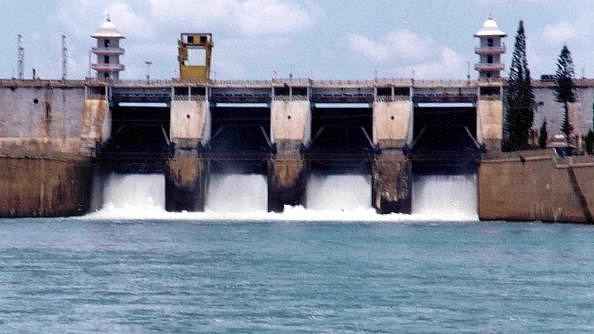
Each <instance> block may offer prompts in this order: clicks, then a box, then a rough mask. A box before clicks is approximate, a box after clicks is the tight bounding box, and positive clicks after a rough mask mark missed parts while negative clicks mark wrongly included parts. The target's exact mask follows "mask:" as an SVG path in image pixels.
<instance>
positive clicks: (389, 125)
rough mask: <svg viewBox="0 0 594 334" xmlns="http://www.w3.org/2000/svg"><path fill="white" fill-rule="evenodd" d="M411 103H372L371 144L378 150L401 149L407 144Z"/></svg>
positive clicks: (410, 120)
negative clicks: (378, 147) (377, 146)
mask: <svg viewBox="0 0 594 334" xmlns="http://www.w3.org/2000/svg"><path fill="white" fill-rule="evenodd" d="M412 110H413V106H412V102H411V101H390V102H377V101H376V102H374V103H373V142H374V143H375V144H377V145H379V146H380V148H401V147H404V144H405V143H407V142H408V140H409V136H410V125H411V122H412V119H411V118H412Z"/></svg>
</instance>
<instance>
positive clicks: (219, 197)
mask: <svg viewBox="0 0 594 334" xmlns="http://www.w3.org/2000/svg"><path fill="white" fill-rule="evenodd" d="M267 209H268V186H267V184H266V177H265V176H264V175H257V174H250V175H241V174H211V175H210V185H209V187H208V193H207V194H206V210H208V211H214V212H223V213H227V212H249V211H266V210H267Z"/></svg>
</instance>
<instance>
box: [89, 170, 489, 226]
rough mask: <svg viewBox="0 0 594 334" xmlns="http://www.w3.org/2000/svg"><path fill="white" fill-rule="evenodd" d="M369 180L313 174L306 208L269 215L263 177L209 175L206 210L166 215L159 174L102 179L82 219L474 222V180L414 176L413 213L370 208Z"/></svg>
mask: <svg viewBox="0 0 594 334" xmlns="http://www.w3.org/2000/svg"><path fill="white" fill-rule="evenodd" d="M370 182H371V180H370V177H368V176H361V175H335V176H315V177H312V178H311V179H310V180H309V183H308V190H307V196H308V201H307V205H308V208H307V209H306V208H304V207H302V206H295V207H291V206H286V207H285V209H284V212H283V213H272V212H267V208H266V205H267V185H266V178H265V177H264V176H262V175H234V174H231V175H216V174H213V175H211V179H210V186H209V190H208V192H207V197H208V199H207V201H206V210H205V212H167V211H165V204H164V203H165V198H164V197H165V195H164V194H165V181H164V176H163V175H135V174H131V175H118V174H113V175H110V176H109V177H107V178H106V180H104V184H105V185H104V192H103V196H104V205H103V208H102V209H101V210H99V211H97V212H94V213H91V214H89V215H86V216H84V217H83V219H101V220H104V219H106V220H133V219H160V220H191V221H213V220H225V221H304V222H307V221H336V222H410V221H427V220H431V221H435V220H452V221H476V220H478V218H477V214H476V177H475V176H474V175H470V176H447V177H444V176H428V177H415V178H414V181H413V182H414V184H413V214H412V215H406V214H387V215H380V214H377V213H376V211H375V209H373V208H372V207H371V184H370ZM434 195H435V196H434Z"/></svg>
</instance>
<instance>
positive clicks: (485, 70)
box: [474, 17, 507, 79]
mask: <svg viewBox="0 0 594 334" xmlns="http://www.w3.org/2000/svg"><path fill="white" fill-rule="evenodd" d="M506 36H507V34H506V33H504V32H503V31H501V29H499V27H498V26H497V22H495V20H493V19H492V18H490V17H489V18H488V19H487V20H486V21H485V23H483V26H482V27H481V29H480V30H479V31H477V32H476V33H475V34H474V37H477V38H478V39H479V42H480V44H479V47H477V48H475V50H474V53H476V54H477V55H479V62H478V63H477V64H475V65H474V69H475V70H477V71H478V72H479V79H488V78H499V77H500V76H501V71H503V69H504V66H505V65H504V64H503V63H501V55H502V54H504V53H505V45H504V44H503V43H502V41H501V40H502V39H503V38H504V37H506Z"/></svg>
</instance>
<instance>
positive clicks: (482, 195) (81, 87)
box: [0, 79, 594, 222]
mask: <svg viewBox="0 0 594 334" xmlns="http://www.w3.org/2000/svg"><path fill="white" fill-rule="evenodd" d="M484 87H487V88H488V89H484V90H482V89H483V88H484ZM500 87H501V86H500V83H489V84H488V85H486V86H485V85H483V86H480V85H479V84H477V83H476V82H470V81H463V82H439V81H431V82H421V81H416V82H415V81H407V80H384V81H382V80H374V81H345V82H343V81H335V82H332V81H319V82H314V81H311V80H296V79H293V80H291V81H286V82H284V81H278V82H277V81H273V82H270V81H262V82H244V81H241V82H216V81H213V82H171V81H167V82H151V83H149V82H144V83H142V82H140V83H138V82H120V83H117V84H116V83H103V82H96V81H93V80H91V81H85V82H83V81H44V80H3V81H0V159H1V162H2V166H3V167H5V168H3V170H2V172H1V173H0V177H1V179H0V187H1V190H3V191H2V193H3V194H5V195H3V196H4V197H3V199H2V201H1V202H0V203H2V204H0V215H1V216H7V217H18V216H70V215H80V214H84V213H86V212H88V210H89V207H90V204H89V203H90V195H89V194H91V193H92V192H97V189H94V188H97V187H98V186H100V185H98V182H96V180H93V177H94V176H93V175H105V172H106V171H105V170H104V171H103V172H101V173H96V172H95V166H97V165H99V166H102V164H103V162H104V161H105V159H106V158H105V155H104V152H102V150H103V149H105V148H106V147H107V148H109V145H107V144H109V143H110V142H111V141H112V140H113V139H114V136H117V135H119V134H120V132H121V131H132V132H130V133H128V134H126V136H125V138H126V139H127V140H133V139H134V138H136V136H139V137H142V136H144V138H145V139H144V140H145V141H146V140H149V141H150V140H152V139H154V138H155V137H160V139H159V140H160V144H159V145H162V146H158V147H156V148H158V149H159V150H160V151H159V154H156V155H150V154H149V155H140V156H139V157H136V158H134V155H135V154H138V152H133V151H131V152H128V153H129V154H130V155H131V156H132V157H133V158H134V159H136V160H135V162H134V163H132V164H130V165H129V166H131V167H130V168H132V169H128V170H132V171H133V168H135V167H134V166H135V163H143V162H146V161H145V160H146V159H149V160H150V159H163V160H162V163H161V162H159V163H157V164H155V166H157V167H155V168H153V169H151V170H152V171H153V172H159V173H163V174H164V175H165V179H166V182H165V184H166V190H165V192H166V196H165V197H166V209H167V210H168V211H184V210H186V211H202V210H204V204H205V197H206V194H207V189H208V186H209V175H210V174H211V173H212V172H213V164H215V163H216V164H220V163H221V161H222V162H223V163H225V164H233V163H235V162H237V163H241V164H245V165H246V166H248V168H247V169H245V170H246V171H258V173H261V174H265V175H266V177H267V180H268V209H269V210H270V211H282V210H283V208H284V206H286V205H305V203H307V199H306V194H307V191H306V189H307V182H308V179H309V176H310V174H311V173H312V170H313V168H314V167H312V166H314V164H315V163H319V160H320V159H322V160H323V161H322V163H323V164H326V163H327V164H329V165H333V164H334V165H333V166H338V169H339V170H338V172H339V173H340V172H341V170H340V168H343V167H342V166H347V167H344V168H351V167H352V166H354V165H356V166H357V167H356V168H357V169H356V170H357V171H358V173H361V172H362V171H363V173H369V174H370V175H371V180H372V182H371V187H372V189H371V193H372V196H371V197H372V198H371V202H372V203H370V204H371V206H372V207H374V208H375V209H376V210H377V212H379V213H391V212H400V213H409V212H410V211H411V204H410V203H411V198H412V196H414V194H413V193H412V190H411V189H412V188H413V187H412V182H413V181H412V180H413V178H412V175H413V165H415V164H416V163H417V162H416V160H415V156H414V155H413V156H411V155H410V149H411V147H412V149H413V150H414V144H415V143H416V142H417V141H418V142H419V143H423V136H424V135H425V136H427V135H428V136H429V137H427V138H429V139H430V140H427V141H426V142H425V144H424V145H425V146H424V148H425V149H426V148H427V147H428V146H427V145H426V143H431V140H435V139H439V138H441V137H440V134H439V133H432V134H427V133H425V134H423V132H422V131H419V132H418V133H415V131H416V130H417V129H420V128H421V126H418V124H417V125H415V122H416V121H418V122H421V123H422V122H426V124H421V125H423V127H426V128H428V129H430V130H428V131H433V130H431V129H436V130H439V129H441V128H443V127H440V123H441V122H440V118H439V115H444V114H445V115H447V114H448V113H453V114H456V115H457V116H456V117H458V118H456V117H454V118H452V119H453V120H454V121H456V119H458V120H462V121H461V122H462V123H460V124H459V125H458V126H459V127H464V128H465V129H466V131H467V132H468V134H469V135H471V136H472V137H473V140H475V144H476V145H482V146H483V149H484V150H486V152H487V153H485V154H483V155H482V156H480V157H479V158H478V160H479V162H480V166H479V167H478V172H477V173H478V185H479V194H478V196H479V215H480V218H481V219H485V220H494V219H509V220H534V219H536V220H544V221H575V222H585V221H590V220H591V217H592V212H591V211H592V210H594V184H593V182H594V181H592V180H591V177H589V175H591V172H592V171H593V170H592V168H594V167H592V166H591V165H590V162H589V160H588V158H587V157H585V158H579V157H572V158H559V157H556V156H554V155H552V154H551V153H550V152H546V153H543V152H542V151H537V153H530V152H528V153H521V154H517V155H513V154H512V155H506V154H502V153H500V152H499V150H500V146H501V138H502V132H503V130H502V123H503V112H504V111H503V103H502V99H501V96H502V90H501V89H500ZM483 93H485V94H483ZM124 102H132V103H135V104H137V105H138V107H134V106H131V107H126V106H123V105H122V103H124ZM145 103H146V104H147V106H146V107H143V105H144V104H145ZM150 104H159V105H160V106H159V107H158V108H152V107H151V106H148V105H150ZM459 105H463V107H462V109H459V108H458V106H459ZM126 108H127V109H126ZM128 112H130V113H132V114H134V113H136V114H134V115H135V116H134V117H136V118H132V119H122V117H124V116H126V115H127V114H128ZM416 114H420V115H421V116H419V117H416ZM114 117H119V119H120V123H117V124H118V125H117V127H116V125H114V124H116V123H115V120H114ZM151 117H155V119H150V118H151ZM122 120H123V121H124V123H121V122H122ZM125 122H127V123H125ZM136 122H138V123H142V124H140V125H144V128H142V127H138V129H141V130H142V131H140V130H138V131H140V132H138V133H134V132H133V131H136V130H135V129H137V127H135V125H137V124H136ZM475 123H476V125H475ZM122 124H124V126H123V125H122ZM436 124H437V125H436ZM230 126H231V127H233V126H236V128H232V129H231V130H229V127H230ZM118 127H119V128H118ZM244 127H252V130H250V131H252V132H249V131H248V132H245V133H244V132H242V131H243V129H244ZM314 128H315V131H314ZM344 128H347V130H346V131H343V129H344ZM122 129H124V130H122ZM151 129H153V130H154V129H156V130H155V131H154V132H150V131H153V130H151ZM215 130H216V131H215ZM143 131H149V132H146V133H145V132H143ZM225 131H227V132H225ZM341 131H343V132H341ZM147 134H148V135H147ZM345 134H346V135H348V136H352V138H350V137H347V138H343V137H344V136H345ZM462 134H463V135H464V136H466V133H462ZM217 136H218V137H217ZM233 136H238V138H239V143H240V144H244V143H248V144H250V145H252V146H251V147H248V150H247V151H245V150H243V148H241V147H240V148H234V147H231V150H228V151H224V150H223V151H217V149H221V148H225V147H222V146H218V147H217V146H216V145H220V144H221V143H223V144H225V145H227V144H229V143H231V144H233V142H232V141H229V139H232V138H231V137H233ZM324 136H325V137H324ZM227 137H230V138H227ZM256 137H257V138H256ZM357 138H359V139H357ZM419 138H420V140H419ZM217 140H218V142H217ZM333 140H336V141H334V142H333ZM341 140H343V141H341ZM143 143H144V142H141V144H143ZM351 144H352V145H359V146H356V147H354V148H353V147H349V145H351ZM143 145H144V144H143ZM320 145H326V146H320ZM341 145H342V146H341ZM473 145H474V144H473ZM149 148H150V147H149ZM319 148H322V149H321V150H319V151H316V149H319ZM226 149H228V147H227V148H226ZM449 149H451V148H449ZM116 153H118V154H120V155H114V157H115V158H113V157H112V158H111V159H116V162H118V159H120V158H127V157H126V156H125V154H128V153H127V152H116ZM144 153H146V152H144ZM148 153H150V152H148ZM446 153H447V154H449V151H445V153H443V154H442V155H445V154H446ZM122 154H123V155H122ZM535 154H536V155H535ZM221 159H222V160H221ZM324 159H326V160H324ZM473 159H474V158H473ZM584 159H585V160H584ZM148 162H149V163H150V161H148ZM426 163H427V162H426ZM429 163H432V162H431V161H430V160H429ZM362 166H363V167H362ZM316 168H318V167H316ZM345 170H346V171H348V169H345ZM223 171H224V169H223ZM107 172H109V171H107ZM140 172H146V171H145V170H142V171H140ZM217 172H221V170H220V169H219V170H218V171H217ZM317 172H318V173H319V170H317ZM334 172H336V167H335V170H334V171H331V172H330V173H334ZM343 172H344V171H343Z"/></svg>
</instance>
